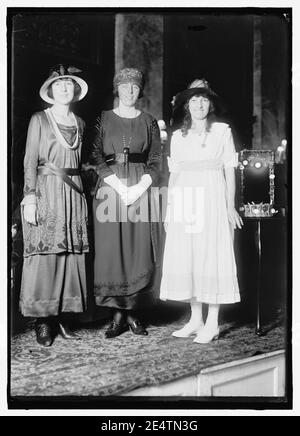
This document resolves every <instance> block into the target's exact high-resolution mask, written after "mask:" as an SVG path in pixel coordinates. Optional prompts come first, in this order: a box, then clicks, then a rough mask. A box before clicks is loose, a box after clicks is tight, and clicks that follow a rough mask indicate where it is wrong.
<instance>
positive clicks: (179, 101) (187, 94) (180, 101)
mask: <svg viewBox="0 0 300 436" xmlns="http://www.w3.org/2000/svg"><path fill="white" fill-rule="evenodd" d="M194 95H202V96H203V97H208V98H209V99H210V100H212V102H213V103H217V102H218V101H219V97H218V95H217V94H216V93H215V92H214V91H212V89H210V88H207V87H204V86H201V87H195V88H188V89H185V90H184V91H182V92H179V93H178V94H177V95H176V97H175V100H174V110H176V109H178V108H179V107H181V106H183V105H184V104H185V103H186V102H187V101H189V100H190V99H191V98H192V97H193V96H194Z"/></svg>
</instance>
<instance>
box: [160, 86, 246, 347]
mask: <svg viewBox="0 0 300 436" xmlns="http://www.w3.org/2000/svg"><path fill="white" fill-rule="evenodd" d="M176 100H177V102H175V104H176V106H177V107H179V106H180V105H184V114H185V115H184V119H183V122H182V125H181V128H180V129H178V130H176V131H175V132H174V133H173V135H172V138H171V148H170V158H169V170H170V179H169V192H168V208H167V217H166V231H167V236H166V246H165V253H164V262H163V276H162V283H161V294H160V298H161V299H162V300H175V301H183V302H189V303H190V306H191V317H190V320H189V322H188V323H187V324H186V325H185V326H184V327H183V328H182V329H180V330H178V331H175V332H173V336H176V337H189V336H192V335H196V338H195V339H194V342H197V343H208V342H210V341H212V340H213V339H216V338H217V337H218V335H219V325H218V315H219V308H220V305H221V304H231V303H237V302H239V301H240V294H239V287H238V282H237V274H236V264H235V258H234V250H233V234H234V231H233V230H234V229H236V228H237V227H238V228H241V227H242V225H243V222H242V219H241V218H240V216H239V215H238V213H237V211H236V210H235V207H234V197H235V168H234V167H235V166H236V165H237V153H236V151H235V147H234V142H233V138H232V133H231V129H230V127H229V125H228V124H226V123H221V122H217V121H216V120H215V117H214V108H215V105H216V102H217V96H216V94H215V93H214V92H213V91H212V90H211V89H210V88H208V87H194V88H189V89H186V90H185V91H183V92H181V93H180V94H178V95H177V96H176ZM202 303H206V304H208V305H209V306H208V315H207V318H206V322H205V324H204V322H203V318H202Z"/></svg>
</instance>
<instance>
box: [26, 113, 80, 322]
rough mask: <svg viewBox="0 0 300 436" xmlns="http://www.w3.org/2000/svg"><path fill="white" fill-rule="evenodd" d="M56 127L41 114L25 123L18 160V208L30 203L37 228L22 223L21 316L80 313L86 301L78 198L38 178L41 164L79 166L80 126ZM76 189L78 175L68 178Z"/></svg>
mask: <svg viewBox="0 0 300 436" xmlns="http://www.w3.org/2000/svg"><path fill="white" fill-rule="evenodd" d="M74 121H76V126H75V127H74V126H63V125H59V124H56V123H55V121H54V118H53V116H52V114H51V110H50V109H47V110H45V111H42V112H37V113H35V114H34V115H33V116H32V118H31V121H30V124H29V128H28V135H27V143H26V152H25V158H24V177H25V186H24V200H23V202H22V203H23V204H26V203H28V202H32V201H35V202H36V205H37V217H38V218H37V221H38V224H37V225H36V226H35V225H31V224H29V223H27V222H26V221H25V220H24V219H23V220H22V225H23V237H24V265H23V274H22V284H21V296H20V309H21V312H22V313H23V315H24V316H38V317H40V316H49V315H57V314H58V313H59V312H60V311H66V312H81V311H83V310H84V308H85V301H86V277H85V256H84V253H86V252H88V239H87V205H86V200H85V198H84V196H82V195H80V194H79V193H78V192H76V191H75V190H74V189H72V188H71V187H70V186H68V185H67V184H66V183H65V182H64V181H63V179H62V178H61V177H59V176H56V175H41V174H38V167H44V166H45V165H47V164H50V165H54V166H55V167H56V168H72V169H74V170H76V169H78V168H79V167H80V158H81V147H82V133H83V129H84V123H83V121H82V120H81V119H80V118H78V117H75V119H74ZM69 177H70V178H71V180H72V181H73V182H74V183H76V185H78V187H80V188H81V189H82V182H81V178H80V176H79V175H71V176H69Z"/></svg>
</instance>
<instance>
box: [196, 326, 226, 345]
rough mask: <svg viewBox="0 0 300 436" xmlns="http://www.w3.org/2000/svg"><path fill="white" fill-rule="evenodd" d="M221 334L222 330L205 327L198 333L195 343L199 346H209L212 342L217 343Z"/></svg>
mask: <svg viewBox="0 0 300 436" xmlns="http://www.w3.org/2000/svg"><path fill="white" fill-rule="evenodd" d="M219 334H220V329H219V327H217V328H216V329H210V328H208V327H203V329H201V331H200V332H199V333H198V335H197V336H196V338H195V339H194V340H193V342H197V344H208V343H209V342H211V341H215V340H216V339H218V337H219Z"/></svg>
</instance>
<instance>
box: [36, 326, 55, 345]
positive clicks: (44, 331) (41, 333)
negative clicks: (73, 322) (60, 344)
mask: <svg viewBox="0 0 300 436" xmlns="http://www.w3.org/2000/svg"><path fill="white" fill-rule="evenodd" d="M35 333H36V340H37V342H38V343H39V344H40V345H43V346H44V347H50V346H51V345H52V337H51V329H50V326H49V324H47V323H46V322H37V323H36V324H35Z"/></svg>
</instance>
